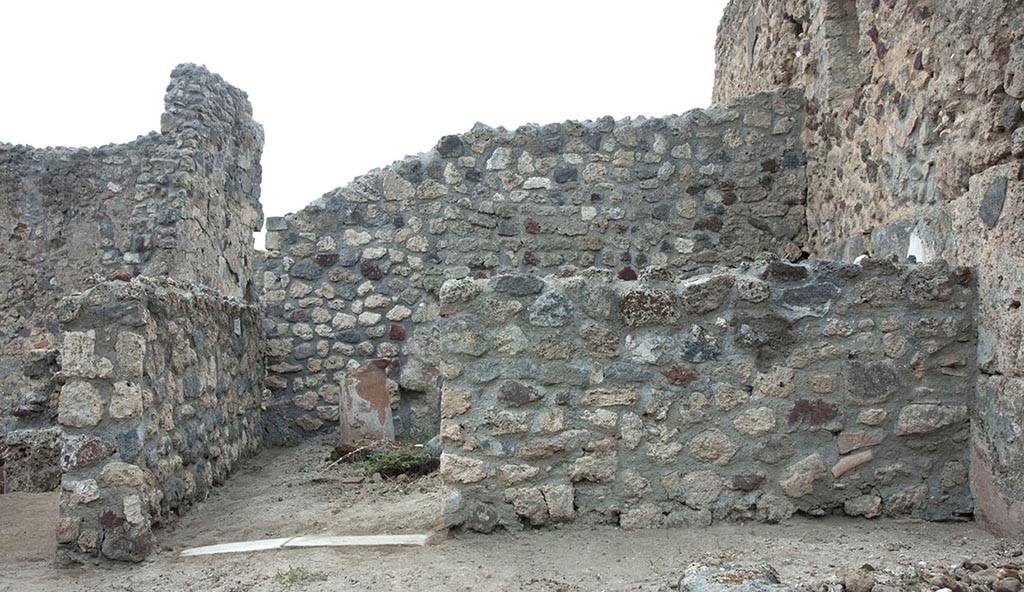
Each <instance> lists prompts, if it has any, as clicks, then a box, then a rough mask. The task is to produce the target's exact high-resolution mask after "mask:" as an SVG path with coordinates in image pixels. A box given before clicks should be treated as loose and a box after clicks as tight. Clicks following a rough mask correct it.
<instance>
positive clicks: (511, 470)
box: [440, 261, 976, 530]
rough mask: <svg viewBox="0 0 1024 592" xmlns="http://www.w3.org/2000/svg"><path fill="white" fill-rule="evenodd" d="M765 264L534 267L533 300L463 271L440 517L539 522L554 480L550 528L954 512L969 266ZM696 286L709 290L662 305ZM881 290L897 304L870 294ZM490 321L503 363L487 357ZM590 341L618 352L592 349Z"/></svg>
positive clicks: (969, 387) (447, 397)
mask: <svg viewBox="0 0 1024 592" xmlns="http://www.w3.org/2000/svg"><path fill="white" fill-rule="evenodd" d="M780 265H782V264H780V263H778V262H762V263H756V264H750V265H747V266H743V267H740V268H734V269H725V268H719V269H717V270H716V271H715V273H714V274H711V275H701V276H696V277H691V278H681V279H680V280H679V281H665V280H646V281H639V282H625V281H621V280H618V279H615V278H614V277H612V275H611V273H610V272H598V271H593V272H587V273H584V274H582V276H580V277H570V278H555V277H553V276H548V277H547V278H545V279H544V281H543V287H542V289H541V290H540V291H539V293H538V292H537V291H535V290H530V291H529V292H526V291H521V292H515V293H510V292H508V291H505V292H499V291H497V290H495V286H502V285H504V284H505V280H501V281H495V280H493V279H492V280H489V281H488V280H476V281H475V283H476V285H477V287H478V288H479V289H478V290H472V291H468V292H467V293H469V292H472V293H473V294H474V296H472V297H471V298H470V299H469V300H467V301H464V302H463V303H462V306H461V308H460V309H459V310H458V311H457V312H453V313H451V314H450V315H449V316H447V317H446V319H445V323H443V324H442V325H441V340H440V341H441V343H442V344H445V345H444V346H443V349H442V352H441V356H442V358H443V359H444V360H445V361H446V365H447V370H446V371H445V374H444V379H443V384H444V388H443V393H444V394H443V396H442V406H443V408H445V409H446V410H448V411H447V412H446V413H445V414H444V419H443V420H442V426H441V434H442V445H443V448H444V453H443V455H442V467H444V466H450V467H452V468H451V469H450V470H449V472H448V474H447V475H445V474H442V477H443V479H444V481H445V486H446V488H447V496H448V502H447V503H446V504H445V512H446V515H445V519H446V522H447V523H448V524H449V525H451V526H462V527H465V528H471V529H475V528H477V526H480V524H478V523H477V521H476V519H475V518H474V516H476V515H480V514H481V512H483V513H485V514H487V515H488V516H491V517H493V520H489V521H487V522H486V523H485V524H484V525H483V526H484V527H485V528H484V529H485V530H492V529H493V528H495V527H504V528H518V527H520V526H521V525H523V524H527V525H530V526H542V525H547V524H549V523H550V522H551V520H550V518H551V517H552V516H553V515H554V513H553V512H552V510H551V508H550V503H551V502H550V501H549V500H548V497H547V495H546V493H545V491H546V490H545V488H546V487H548V488H550V487H558V488H561V490H562V491H568V489H571V490H572V497H573V499H574V506H575V512H574V514H573V516H572V517H571V518H565V519H574V520H577V521H583V522H602V523H618V524H620V525H621V526H623V527H626V528H646V527H658V526H667V525H683V524H691V525H692V524H707V523H710V522H711V521H713V520H749V519H756V520H763V521H769V522H777V521H779V520H783V519H785V518H786V517H788V516H789V515H791V514H792V513H793V512H794V511H801V512H805V513H808V514H812V515H819V514H822V513H828V512H837V513H841V512H844V511H848V513H850V514H853V515H860V516H869V515H870V516H876V515H879V514H881V513H885V514H887V515H910V516H916V517H922V518H928V519H958V518H962V517H965V516H969V515H970V514H971V512H972V511H973V504H972V500H971V496H970V493H969V491H968V485H967V480H966V475H965V473H966V467H967V462H968V459H967V445H968V439H969V435H970V429H969V428H970V426H969V423H968V419H967V415H966V405H968V404H969V403H970V401H972V400H973V397H974V384H975V381H974V375H975V371H976V370H975V365H974V350H975V328H974V325H973V314H972V310H973V307H974V294H973V287H972V285H971V283H970V282H969V281H966V280H968V279H969V276H966V277H965V276H962V275H958V274H957V273H956V271H954V270H950V269H949V268H948V267H947V266H946V265H944V264H940V263H936V264H926V265H894V264H878V263H873V262H867V263H865V264H863V265H856V264H843V263H837V262H829V261H821V262H817V263H814V264H808V265H798V266H786V267H780ZM641 275H644V276H649V277H658V276H659V272H658V270H647V269H645V270H642V273H641ZM712 277H717V278H723V277H724V278H727V279H728V280H729V281H720V280H718V285H719V286H720V287H721V289H720V290H716V291H709V292H708V293H707V294H705V295H704V296H703V297H702V298H701V299H699V301H694V303H695V306H693V307H692V308H690V309H687V308H686V307H684V306H683V305H682V304H681V303H682V302H683V301H684V300H685V299H686V298H687V297H692V291H691V290H690V287H691V286H693V285H694V284H695V283H702V282H705V281H709V279H710V278H712ZM453 281H455V280H453ZM753 282H764V283H765V291H766V292H765V293H766V298H765V299H763V300H761V301H759V302H751V301H749V300H747V299H744V298H743V297H742V295H743V291H742V290H741V289H740V286H744V285H750V284H751V283H753ZM825 285H827V286H829V289H828V290H824V289H820V288H819V287H820V286H825ZM894 287H899V288H900V292H899V297H898V298H897V299H895V300H881V299H878V298H875V294H876V293H878V292H880V291H881V292H885V293H888V292H889V291H890V289H891V288H894ZM638 291H639V292H641V293H647V294H649V293H658V294H660V296H659V300H658V302H659V303H660V304H659V306H673V307H676V308H678V309H679V313H678V314H674V315H658V316H657V320H651V321H650V322H645V323H643V324H639V325H638V324H636V323H634V322H632V319H635V316H634V314H633V311H632V309H631V308H630V307H628V306H622V305H621V303H623V302H624V301H629V302H631V301H632V299H633V296H634V295H635V294H637V293H638ZM794 293H797V294H800V295H801V296H800V297H799V298H797V299H796V300H794V297H793V296H792V295H793V294H794ZM552 299H557V300H559V301H564V302H566V303H568V305H569V306H568V307H567V309H568V310H569V311H570V312H569V313H567V314H566V316H565V318H564V319H563V322H562V323H561V324H559V325H558V326H554V327H553V326H551V325H550V324H548V323H546V322H538V320H537V319H536V318H535V317H534V316H533V315H531V313H530V310H531V309H532V308H533V307H534V306H535V304H536V302H537V301H549V300H552ZM595 302H598V303H605V304H604V305H603V306H594V305H593V303H595ZM615 302H619V303H620V306H615V305H614V303H615ZM794 302H796V303H798V304H799V305H800V306H794ZM704 304H706V306H705V305H704ZM712 304H714V305H715V306H713V307H712V306H711V305H712ZM496 308H500V309H503V310H508V311H515V312H510V313H506V314H504V315H501V316H500V317H495V316H493V315H491V314H489V311H492V310H494V309H496ZM688 310H694V311H710V312H688ZM511 329H516V330H517V331H519V332H521V334H522V336H523V342H524V343H523V347H522V348H521V349H519V350H517V351H516V352H515V353H512V352H509V351H507V350H501V349H500V348H498V347H496V344H497V343H498V342H499V340H500V338H499V335H500V333H501V332H502V331H508V330H511ZM595 329H600V330H601V331H602V332H604V333H607V334H610V335H615V336H616V337H615V340H616V341H617V342H618V343H617V344H616V345H617V347H614V348H609V347H607V345H606V344H603V343H600V344H594V343H593V342H592V340H590V339H588V338H587V335H592V334H593V333H594V332H595ZM470 342H472V343H474V344H475V345H474V347H473V348H466V347H464V344H466V343H470ZM894 342H898V343H894ZM595 345H597V347H595ZM552 349H557V350H558V351H561V352H565V355H562V356H559V357H557V358H555V359H552V358H550V357H548V355H547V352H550V351H552ZM609 352H614V353H609ZM694 352H700V355H695V353H694ZM683 375H685V376H686V377H687V378H686V379H685V380H681V379H679V378H678V377H680V376H683ZM879 376H881V377H883V378H882V380H884V382H879ZM890 376H892V377H897V378H898V379H896V380H893V379H890V378H887V377H890ZM859 419H866V420H868V421H870V422H871V423H872V424H873V425H872V426H871V428H870V431H867V430H866V429H865V428H864V427H863V425H861V424H858V423H857V422H858V420H859ZM449 457H450V460H448V461H447V463H446V461H445V460H444V459H446V458H449ZM864 496H877V497H878V498H879V501H878V502H877V504H876V503H875V502H874V501H873V499H870V498H865V497H864ZM560 499H561V498H560ZM876 506H877V507H876Z"/></svg>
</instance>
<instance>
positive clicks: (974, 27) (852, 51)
mask: <svg viewBox="0 0 1024 592" xmlns="http://www.w3.org/2000/svg"><path fill="white" fill-rule="evenodd" d="M716 47H717V52H716V53H717V75H716V81H715V94H714V96H715V98H716V100H726V99H730V98H732V97H735V96H738V95H742V94H745V93H749V92H761V91H764V90H767V89H771V88H775V87H777V86H778V85H780V84H795V85H800V86H803V87H805V89H806V96H807V104H808V114H807V129H806V131H805V133H804V138H805V144H806V146H807V155H808V156H807V158H808V165H807V176H808V196H807V213H808V222H807V224H808V238H809V241H808V250H809V251H810V252H812V253H813V254H816V255H824V256H835V257H841V258H846V259H852V258H853V257H856V256H857V255H860V254H861V253H865V252H866V253H870V254H872V255H873V256H875V257H888V256H892V255H895V256H897V257H899V258H900V259H903V258H905V257H907V256H908V255H913V256H914V257H915V258H916V259H917V260H919V261H930V260H934V259H939V258H941V259H945V260H947V261H955V262H957V263H958V264H960V265H967V266H970V267H972V269H974V270H975V273H976V276H977V282H978V293H979V318H978V331H979V345H980V347H979V360H978V364H979V367H980V370H981V375H980V379H979V383H978V392H979V399H978V401H977V407H976V409H977V418H976V422H975V428H976V429H975V441H974V445H973V450H974V457H973V458H974V461H975V462H974V463H972V470H973V471H974V473H975V474H974V478H973V482H974V490H975V491H974V493H975V495H976V497H977V503H978V510H979V516H980V517H981V518H982V519H984V520H986V521H987V522H989V524H990V525H992V526H994V527H996V528H997V529H999V530H1002V531H1005V532H1011V533H1021V532H1024V485H1022V484H1024V472H1022V470H1021V466H1022V465H1021V462H1020V459H1021V458H1024V448H1022V447H1021V444H1020V443H1019V438H1018V437H1017V434H1020V433H1021V432H1022V431H1024V423H1022V420H1021V416H1020V413H1019V409H1020V408H1021V407H1022V405H1024V402H1022V395H1021V393H1022V390H1021V388H1020V386H1019V384H1018V382H1019V380H1020V378H1021V376H1022V375H1021V369H1020V367H1019V364H1018V363H1017V360H1018V359H1019V358H1020V357H1021V354H1020V352H1021V348H1020V334H1021V324H1022V318H1021V314H1022V313H1021V312H1020V302H1021V298H1022V296H1024V295H1022V293H1021V292H1022V287H1021V286H1022V285H1024V284H1022V282H1021V280H1022V278H1021V274H1020V272H1019V270H1020V268H1021V265H1022V263H1024V261H1022V260H1021V256H1020V255H1019V253H1020V244H1021V242H1020V240H1021V236H1020V235H1021V231H1020V224H1021V219H1020V212H1019V211H1018V209H1019V208H1018V204H1019V203H1020V199H1021V181H1022V174H1021V167H1020V159H1021V157H1022V156H1024V110H1022V109H1024V103H1022V100H1024V10H1022V6H1021V4H1020V3H1019V2H1014V1H1012V0H990V1H985V2H976V1H972V0H950V1H946V2H928V1H924V0H892V1H882V2H879V1H878V0H859V1H854V0H787V1H786V2H779V3H772V2H768V3H764V2H760V1H758V0H733V1H732V2H730V4H729V6H728V8H727V9H726V13H725V16H724V18H723V20H722V24H721V26H720V28H719V38H718V42H717V46H716Z"/></svg>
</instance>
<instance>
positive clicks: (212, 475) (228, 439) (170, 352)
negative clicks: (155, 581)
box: [57, 278, 266, 561]
mask: <svg viewBox="0 0 1024 592" xmlns="http://www.w3.org/2000/svg"><path fill="white" fill-rule="evenodd" d="M59 314H60V317H61V318H60V320H61V322H62V329H63V345H62V347H61V352H60V364H61V378H62V380H63V381H64V385H63V387H62V388H61V392H60V403H59V405H58V407H57V420H58V422H59V424H60V426H61V428H62V429H63V432H64V436H63V444H62V448H61V455H60V460H61V470H62V472H63V475H62V479H61V487H60V520H59V524H58V528H57V542H58V544H59V545H60V551H61V558H63V559H70V560H78V559H81V558H83V557H88V556H96V555H99V556H102V557H104V558H107V559H115V560H122V561H139V560H141V559H143V558H144V557H145V556H146V554H147V553H148V552H149V551H150V549H151V548H152V545H153V539H152V532H151V529H152V527H153V526H156V525H158V524H161V523H166V522H168V521H170V520H171V519H173V518H174V517H176V516H178V515H180V514H182V513H184V512H185V511H186V510H187V509H188V508H189V506H191V505H192V504H193V503H194V502H195V501H197V500H202V499H204V498H205V497H206V495H207V493H208V492H209V489H210V487H211V486H212V485H213V484H214V483H217V482H220V481H222V480H223V479H224V478H225V477H226V476H227V474H228V472H229V471H230V469H231V468H232V466H233V465H234V464H235V462H236V461H238V459H239V458H241V457H242V456H243V455H246V454H249V453H252V452H254V451H255V450H256V449H257V448H258V447H259V445H260V443H261V438H262V434H263V430H262V425H261V423H260V415H261V411H260V408H261V404H262V398H263V378H264V374H265V371H266V369H265V366H264V361H263V335H262V320H261V318H260V309H259V307H258V306H257V305H255V304H250V303H246V302H244V301H242V300H240V299H237V298H228V297H225V296H223V295H221V294H219V293H218V292H216V291H212V290H209V289H207V288H204V287H202V286H198V285H195V284H189V283H186V282H178V281H174V280H151V279H148V278H137V279H134V280H131V281H128V282H125V281H119V280H114V281H107V282H102V283H99V284H97V285H95V286H92V287H90V288H89V289H88V290H86V291H84V292H82V293H80V294H76V295H74V296H70V297H68V298H66V299H65V300H64V301H63V302H62V304H61V305H60V309H59Z"/></svg>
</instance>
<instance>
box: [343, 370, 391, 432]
mask: <svg viewBox="0 0 1024 592" xmlns="http://www.w3.org/2000/svg"><path fill="white" fill-rule="evenodd" d="M390 363H391V361H390V360H368V361H366V362H363V363H362V364H360V365H359V367H358V368H356V369H355V370H352V371H351V372H349V373H347V374H346V375H345V380H344V382H343V383H342V387H341V401H340V404H341V408H340V416H341V447H340V449H341V451H342V452H350V451H352V450H356V449H359V448H362V447H365V446H372V445H374V444H377V443H382V442H394V440H395V424H394V420H393V418H392V415H391V394H390V393H389V392H388V387H387V368H388V366H389V365H390Z"/></svg>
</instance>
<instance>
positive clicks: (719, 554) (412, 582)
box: [0, 442, 1024, 592]
mask: <svg viewBox="0 0 1024 592" xmlns="http://www.w3.org/2000/svg"><path fill="white" fill-rule="evenodd" d="M328 453H329V446H328V445H327V444H325V443H323V442H311V443H309V444H306V445H303V446H300V447H296V448H290V449H283V450H269V451H266V452H264V453H263V454H261V455H259V456H257V457H255V458H253V459H249V460H247V461H245V462H244V463H243V464H242V465H241V466H240V468H239V470H238V471H237V473H236V474H235V475H234V476H233V477H232V478H231V479H230V481H229V482H228V483H227V484H225V485H223V486H221V487H218V488H215V490H214V493H213V494H212V495H211V497H210V498H209V499H208V500H206V501H204V502H203V503H201V504H198V505H197V506H196V507H194V508H192V510H191V512H190V513H188V514H187V515H186V516H185V517H184V518H182V519H181V520H180V521H179V522H178V523H177V524H176V525H174V527H173V528H166V529H161V530H159V531H158V532H157V540H158V543H159V544H158V550H157V552H156V553H154V554H153V556H152V557H150V559H148V560H147V561H145V562H143V563H142V564H139V565H114V566H112V567H106V568H101V567H97V566H82V567H73V568H58V567H54V565H53V561H52V557H53V524H54V521H55V518H56V510H55V508H56V498H55V495H53V494H8V495H3V496H0V591H8V590H10V591H18V592H42V591H50V590H81V591H97V592H99V591H108V590H112V591H122V590H123V591H132V592H134V591H196V592H198V591H203V592H241V591H249V590H252V591H278V590H282V591H290V590H294V591H305V590H310V591H315V590H402V589H408V590H417V591H421V590H446V591H447V590H460V591H471V590H473V591H475V590H482V591H490V590H494V591H499V590H501V591H504V590H519V591H531V592H570V591H571V592H576V591H589V590H609V591H612V590H614V591H627V590H630V591H634V590H635V591H661V590H669V589H671V587H673V586H675V584H676V582H678V580H679V577H680V574H681V573H682V571H683V569H685V568H686V566H687V565H689V564H690V563H691V562H696V561H700V562H705V563H721V562H728V561H766V562H768V563H770V564H771V565H773V566H774V567H775V568H776V569H777V570H778V572H779V574H780V576H781V578H782V580H783V582H785V583H788V584H793V585H809V584H818V583H820V582H823V581H827V580H828V578H830V577H831V576H833V575H834V574H836V573H837V572H838V571H839V570H841V569H842V568H856V567H859V566H861V565H863V564H865V563H867V564H870V565H872V566H873V567H874V568H875V569H877V570H882V571H883V572H891V573H896V574H907V573H913V572H914V570H915V568H919V567H920V562H924V563H925V564H927V565H946V566H951V565H954V564H957V563H959V562H960V561H963V560H965V559H973V560H987V561H999V560H1004V559H1005V558H1009V557H1016V556H1018V555H1019V554H1020V552H1021V550H1022V548H1024V543H1022V542H1021V541H1010V540H1000V539H996V538H993V537H992V536H990V535H989V534H987V533H986V532H984V531H983V530H982V529H981V528H979V527H978V526H977V525H975V524H970V523H968V524H938V523H920V522H902V521H901V522H896V521H887V520H871V521H868V520H851V519H840V518H823V519H809V518H796V519H793V520H791V521H789V522H787V523H785V524H783V525H775V526H772V525H760V524H723V525H716V526H712V527H710V528H707V529H674V530H653V531H641V532H627V531H622V530H619V529H616V528H587V529H584V528H562V529H556V530H544V531H523V532H520V533H505V534H495V535H459V536H451V537H449V538H448V539H447V540H445V541H443V542H441V543H439V544H436V545H432V546H428V547H420V548H390V549H383V548H378V549H374V548H330V549H288V550H281V551H263V552H257V553H249V554H236V555H219V556H206V557H179V556H178V553H179V552H180V551H181V550H182V549H185V548H188V547H194V546H200V545H209V544H216V543H226V542H237V541H243V540H251V539H259V538H273V537H283V536H293V535H302V534H397V533H413V532H429V531H431V530H434V529H435V528H436V527H437V518H438V515H439V513H440V504H441V494H440V487H439V485H440V484H439V482H438V480H437V477H436V475H428V476H425V477H420V478H418V479H414V480H410V481H408V482H404V483H402V482H398V481H395V480H385V481H380V482H370V481H369V480H365V481H364V482H363V483H351V481H354V480H356V479H357V478H358V477H359V476H360V475H361V469H359V468H358V467H357V466H352V465H345V466H336V467H332V468H329V469H326V470H324V467H325V465H327V462H326V461H325V459H326V457H327V455H328Z"/></svg>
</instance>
